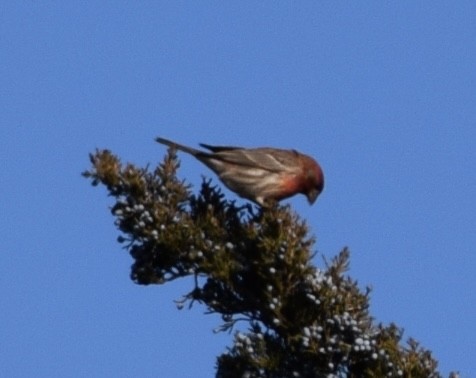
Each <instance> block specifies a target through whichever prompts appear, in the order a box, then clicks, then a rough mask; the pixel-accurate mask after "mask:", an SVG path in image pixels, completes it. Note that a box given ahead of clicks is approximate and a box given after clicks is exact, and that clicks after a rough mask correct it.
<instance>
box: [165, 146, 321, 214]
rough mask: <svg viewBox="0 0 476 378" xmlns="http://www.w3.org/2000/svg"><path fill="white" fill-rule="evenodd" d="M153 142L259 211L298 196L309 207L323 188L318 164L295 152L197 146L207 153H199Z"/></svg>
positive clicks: (193, 149)
mask: <svg viewBox="0 0 476 378" xmlns="http://www.w3.org/2000/svg"><path fill="white" fill-rule="evenodd" d="M156 141H157V142H159V143H161V144H165V145H166V146H169V147H171V148H175V149H177V150H179V151H183V152H186V153H188V154H190V155H192V156H194V157H195V158H196V159H198V160H200V161H201V162H202V163H203V164H205V165H206V166H207V167H208V168H210V169H211V170H212V171H214V172H215V173H216V174H217V175H218V177H219V178H220V180H221V181H222V182H223V183H224V184H225V186H226V187H228V189H230V190H232V191H233V192H235V193H236V194H238V195H239V196H240V197H243V198H247V199H249V200H251V201H253V202H255V203H257V204H258V205H260V206H263V207H268V206H270V205H271V204H272V203H274V202H277V201H280V200H282V199H285V198H288V197H291V196H294V195H295V194H299V193H300V194H304V195H305V196H306V197H307V200H308V201H309V204H311V205H312V204H313V203H314V202H315V201H316V199H317V197H318V196H319V194H320V193H321V192H322V189H323V188H324V175H323V173H322V169H321V167H320V166H319V164H318V163H317V162H316V161H315V160H314V159H313V158H311V157H310V156H307V155H304V154H302V153H300V152H297V151H296V150H282V149H277V148H267V147H264V148H242V147H229V146H210V145H208V144H200V146H202V147H203V148H206V149H207V150H208V151H201V150H197V149H195V148H192V147H188V146H184V145H181V144H178V143H175V142H172V141H170V140H167V139H164V138H157V139H156Z"/></svg>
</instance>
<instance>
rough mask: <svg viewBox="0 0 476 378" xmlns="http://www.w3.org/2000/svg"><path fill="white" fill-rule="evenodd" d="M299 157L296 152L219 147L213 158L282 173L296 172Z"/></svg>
mask: <svg viewBox="0 0 476 378" xmlns="http://www.w3.org/2000/svg"><path fill="white" fill-rule="evenodd" d="M298 156H299V155H298V153H297V152H296V151H288V150H278V149H274V148H253V149H245V148H231V149H229V148H225V147H218V150H216V152H215V153H214V154H213V155H212V156H211V158H213V159H217V160H221V161H223V162H226V163H229V164H235V165H239V166H245V167H250V168H253V169H262V170H265V171H269V172H274V173H282V172H286V171H290V170H295V167H296V160H297V159H298Z"/></svg>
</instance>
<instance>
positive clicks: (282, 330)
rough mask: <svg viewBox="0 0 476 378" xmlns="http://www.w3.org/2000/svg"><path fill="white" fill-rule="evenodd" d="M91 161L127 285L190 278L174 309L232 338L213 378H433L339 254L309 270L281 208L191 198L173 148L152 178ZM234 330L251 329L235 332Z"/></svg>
mask: <svg viewBox="0 0 476 378" xmlns="http://www.w3.org/2000/svg"><path fill="white" fill-rule="evenodd" d="M90 159H91V163H92V167H91V168H90V169H89V170H88V171H86V172H84V173H83V175H84V176H85V177H87V178H88V179H90V180H91V182H92V184H93V185H98V184H102V185H105V186H106V188H107V190H108V192H109V194H110V195H111V196H112V197H114V200H115V203H114V205H113V206H112V209H111V212H112V215H113V216H114V217H115V225H116V226H117V227H118V229H119V230H120V232H121V235H120V236H119V237H118V241H119V243H121V244H122V245H123V246H124V247H125V248H126V249H127V250H128V251H129V253H130V255H131V256H132V258H133V259H134V263H133V265H132V269H131V279H132V280H133V281H134V282H135V283H137V284H140V285H150V284H165V283H167V282H169V281H173V280H176V279H179V278H182V277H188V276H192V277H194V278H195V279H194V280H193V282H194V285H193V287H191V288H190V291H189V292H188V293H186V294H185V295H184V297H183V298H182V299H180V300H179V301H178V302H177V303H178V307H179V308H182V307H183V306H185V305H189V306H191V305H192V304H194V303H197V304H201V305H203V306H204V307H205V309H206V312H208V313H217V314H219V315H220V316H221V318H222V320H223V323H222V324H221V326H220V327H219V330H221V331H232V332H234V339H233V344H232V345H231V346H230V347H229V348H228V350H227V351H225V352H224V353H223V354H222V355H220V356H218V358H217V361H216V376H217V377H220V378H235V377H243V378H247V377H249V378H254V377H269V378H278V377H279V378H288V377H313V378H314V377H328V378H331V377H335V378H340V377H348V378H362V377H364V378H365V377H377V378H380V377H408V378H410V377H413V378H419V377H421V378H433V377H434V378H436V377H441V375H440V373H439V372H438V370H437V361H436V360H435V359H434V358H433V357H432V355H431V353H430V351H428V350H427V349H425V348H423V347H421V346H420V345H419V343H418V342H416V341H415V340H413V339H411V338H410V339H408V340H407V341H406V342H402V334H403V332H402V329H401V328H399V327H398V326H396V325H395V324H390V325H382V324H379V323H377V322H376V321H375V320H374V319H373V318H372V317H371V315H370V314H369V294H370V289H369V288H366V289H364V290H362V289H360V288H359V287H358V285H357V283H356V282H355V280H353V279H352V278H350V277H349V276H348V275H347V273H346V272H347V270H348V266H349V251H348V250H347V249H343V250H342V251H341V252H340V253H339V254H337V256H335V257H334V258H333V259H331V260H330V261H328V262H326V263H325V264H324V266H323V267H320V268H319V267H317V266H315V265H314V264H313V257H314V252H313V245H314V238H313V237H312V236H310V234H309V229H308V226H307V224H306V222H305V221H304V220H302V219H301V218H300V217H299V216H298V215H297V214H296V213H295V212H293V211H292V209H291V208H290V206H289V205H286V206H282V205H276V206H274V207H272V208H270V209H264V210H263V209H260V208H258V207H256V206H254V205H250V204H247V205H244V206H237V204H236V203H235V202H234V201H229V200H227V199H226V198H225V196H224V195H223V193H222V192H221V191H220V189H219V188H218V187H216V186H213V185H212V183H211V181H210V180H204V181H203V183H202V186H201V189H200V191H199V193H193V192H192V191H191V186H190V185H189V184H187V183H186V182H184V181H181V180H179V179H178V178H177V170H178V168H179V160H178V159H177V156H176V154H175V151H173V150H169V151H168V153H167V155H166V156H165V157H164V160H163V162H162V163H161V164H160V165H159V166H158V167H157V168H155V169H153V170H150V169H149V167H146V168H138V167H135V166H134V165H132V164H125V165H123V164H122V163H121V162H120V160H119V158H118V157H116V156H115V155H113V154H112V153H111V152H109V151H107V150H98V151H96V152H95V153H94V154H91V155H90ZM237 322H241V323H244V324H245V327H244V328H246V329H247V331H246V332H243V331H236V329H235V328H234V326H235V324H236V323H237ZM240 329H243V327H240ZM452 374H455V373H452Z"/></svg>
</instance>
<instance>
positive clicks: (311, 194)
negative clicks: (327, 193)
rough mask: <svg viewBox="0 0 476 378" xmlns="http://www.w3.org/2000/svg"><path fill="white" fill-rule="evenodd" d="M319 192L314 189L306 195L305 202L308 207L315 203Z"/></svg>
mask: <svg viewBox="0 0 476 378" xmlns="http://www.w3.org/2000/svg"><path fill="white" fill-rule="evenodd" d="M319 193H320V192H319V191H317V190H316V189H311V190H309V191H308V192H307V193H306V197H307V201H308V202H309V205H312V204H313V203H314V202H316V199H317V196H319Z"/></svg>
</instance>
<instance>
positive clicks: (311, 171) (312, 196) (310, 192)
mask: <svg viewBox="0 0 476 378" xmlns="http://www.w3.org/2000/svg"><path fill="white" fill-rule="evenodd" d="M304 175H305V177H306V180H305V182H306V183H305V185H304V186H305V188H304V191H303V194H304V195H305V196H306V197H307V200H308V202H309V204H310V205H312V204H313V203H314V202H316V199H317V197H318V196H319V194H321V192H322V190H323V189H324V173H323V172H322V169H321V166H320V165H319V164H318V163H317V162H316V161H315V160H314V159H312V158H311V157H309V156H306V157H305V162H304Z"/></svg>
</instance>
